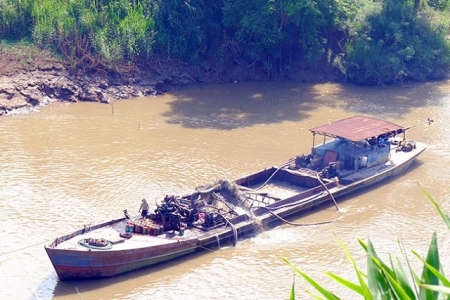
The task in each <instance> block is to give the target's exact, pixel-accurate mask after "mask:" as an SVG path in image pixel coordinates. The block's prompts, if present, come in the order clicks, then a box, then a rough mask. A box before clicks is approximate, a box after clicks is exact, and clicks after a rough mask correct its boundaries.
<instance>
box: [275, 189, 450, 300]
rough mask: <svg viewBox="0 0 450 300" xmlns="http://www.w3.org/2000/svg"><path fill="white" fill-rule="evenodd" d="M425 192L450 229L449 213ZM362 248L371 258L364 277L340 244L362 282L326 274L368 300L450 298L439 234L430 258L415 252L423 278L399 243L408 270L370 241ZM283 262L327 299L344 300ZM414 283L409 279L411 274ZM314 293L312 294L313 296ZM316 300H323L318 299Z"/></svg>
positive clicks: (344, 247) (363, 244) (449, 284)
mask: <svg viewBox="0 0 450 300" xmlns="http://www.w3.org/2000/svg"><path fill="white" fill-rule="evenodd" d="M422 192H423V193H424V194H425V196H426V197H427V198H428V200H429V201H430V202H431V203H432V204H433V205H434V206H435V207H436V209H437V211H438V212H439V214H440V215H441V217H442V219H443V220H444V222H445V224H446V225H447V227H448V228H449V229H450V217H449V216H448V215H447V214H445V213H444V212H443V211H442V209H441V208H440V207H439V205H438V204H437V203H436V201H434V200H433V198H432V197H431V196H430V195H429V194H428V193H427V192H426V191H425V190H423V189H422ZM358 241H359V243H360V245H361V246H362V247H363V249H364V250H365V251H366V255H367V274H364V273H363V272H362V271H361V270H360V269H359V268H358V267H357V265H356V263H355V261H354V259H353V257H352V256H351V255H350V252H349V251H348V249H347V247H346V246H345V245H344V244H343V243H342V242H341V241H339V244H340V245H341V247H342V248H343V249H344V251H345V253H346V254H347V257H348V259H349V261H350V263H351V264H352V266H353V269H354V271H355V273H356V276H357V278H358V283H353V282H351V281H348V280H346V279H344V278H341V277H339V276H338V275H335V274H333V273H329V272H326V273H325V274H327V275H328V276H329V277H330V278H332V279H334V280H335V281H337V282H338V283H339V284H341V285H342V286H344V287H347V288H349V289H350V290H352V291H354V292H356V293H357V294H358V295H360V296H361V297H362V298H364V299H402V300H406V299H420V300H425V299H450V280H449V279H447V278H446V276H445V275H444V271H443V269H442V265H441V261H440V257H439V251H438V245H437V237H436V232H435V233H434V234H433V236H432V238H431V243H430V246H429V248H428V253H427V256H426V258H425V259H424V258H422V257H421V256H420V255H419V254H417V252H415V251H412V252H413V253H414V255H415V256H416V257H417V258H418V259H419V260H420V261H421V262H422V263H423V269H422V274H421V276H420V277H419V276H418V275H417V274H416V273H415V272H414V270H413V269H412V267H411V265H410V262H409V259H408V257H407V255H406V253H405V251H404V250H403V246H402V245H401V243H400V242H399V246H400V249H401V250H402V255H403V259H404V261H405V262H406V264H407V270H405V269H404V268H403V265H402V263H401V261H400V260H399V259H398V258H397V257H391V256H389V264H387V263H385V262H383V260H382V259H381V258H380V257H379V256H378V255H377V253H376V252H375V248H374V246H373V244H372V243H371V241H370V240H369V241H368V242H367V243H365V242H364V241H363V240H361V239H358ZM283 260H284V261H285V262H286V263H287V264H288V265H289V266H290V267H291V268H292V269H293V270H294V271H295V272H296V273H298V274H299V275H300V276H301V277H303V278H304V279H305V280H306V281H307V282H309V283H310V284H311V285H312V286H313V287H314V288H315V289H316V290H317V291H318V292H319V293H320V294H322V295H323V296H324V297H325V299H340V298H339V297H338V296H336V295H335V294H333V293H332V292H330V291H329V290H327V289H326V288H325V287H324V286H323V285H321V284H319V283H318V282H316V281H315V280H314V279H312V278H311V277H310V276H308V275H307V274H306V273H304V272H303V271H301V270H300V269H299V268H297V267H295V266H294V265H292V264H291V263H290V262H289V260H288V259H286V258H283ZM408 274H409V275H410V276H411V277H412V278H411V279H412V281H410V280H409V275H408ZM310 294H311V293H310ZM293 295H294V284H293V285H292V288H291V295H290V299H294V298H295V297H294V296H293ZM314 298H319V297H316V296H314Z"/></svg>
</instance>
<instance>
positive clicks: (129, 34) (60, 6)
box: [32, 0, 154, 67]
mask: <svg viewBox="0 0 450 300" xmlns="http://www.w3.org/2000/svg"><path fill="white" fill-rule="evenodd" d="M144 3H148V2H144V1H138V0H136V1H129V0H109V1H107V0H94V1H91V0H67V1H54V0H35V1H34V4H33V8H32V16H33V18H34V20H35V27H34V29H33V38H34V41H35V42H36V43H37V44H38V45H41V46H45V45H52V46H53V47H54V48H55V49H57V50H58V51H60V52H62V54H63V55H65V56H66V57H68V58H70V60H71V61H73V62H75V63H76V64H77V65H76V67H80V66H82V65H89V64H90V65H91V66H93V67H95V66H98V64H99V63H100V61H101V63H102V64H104V63H107V64H109V63H114V62H118V61H122V60H133V59H135V58H137V57H139V56H140V55H142V54H148V53H150V52H151V49H152V43H153V36H154V33H153V28H154V21H153V19H152V18H151V17H150V12H149V8H148V7H147V6H146V5H144Z"/></svg>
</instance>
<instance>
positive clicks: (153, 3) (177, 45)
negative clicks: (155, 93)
mask: <svg viewBox="0 0 450 300" xmlns="http://www.w3.org/2000/svg"><path fill="white" fill-rule="evenodd" d="M449 20H450V1H449V0H361V1H354V0H338V1H336V0H316V1H305V0H287V1H286V0H273V1H267V0H219V1H213V2H211V1H204V0H190V1H177V0H168V1H167V0H164V1H162V0H67V1H62V0H2V1H0V38H1V39H14V40H17V39H23V38H26V39H29V40H31V42H32V43H33V44H35V45H36V46H38V47H40V48H47V49H50V50H51V51H53V52H54V53H57V54H58V55H61V56H62V58H63V59H64V62H66V63H67V64H68V66H69V67H71V68H73V69H76V70H78V71H80V70H81V71H82V72H83V73H86V72H92V71H95V72H115V73H117V74H126V73H129V72H136V71H137V70H138V69H144V68H146V67H147V68H151V69H154V70H155V69H156V70H160V69H161V67H162V65H161V62H162V61H171V62H175V63H177V65H178V66H181V65H186V64H188V65H189V67H190V68H189V69H191V71H193V73H192V74H194V75H193V76H195V75H197V76H200V73H201V75H202V78H207V77H211V78H214V79H216V80H217V79H224V80H229V79H248V78H252V76H253V77H259V78H269V79H271V78H283V77H286V76H289V75H290V74H295V73H299V70H302V71H306V70H317V69H318V70H319V71H318V72H320V73H321V74H323V76H326V74H329V73H334V74H336V75H337V76H339V78H341V79H343V80H347V81H349V82H352V83H357V84H392V83H396V82H401V81H404V80H430V79H442V78H444V77H445V76H446V73H447V71H448V68H449V65H450V44H449V39H448V38H449V36H450V30H449V28H450V21H449ZM194 71H195V72H194ZM300 73H301V72H300Z"/></svg>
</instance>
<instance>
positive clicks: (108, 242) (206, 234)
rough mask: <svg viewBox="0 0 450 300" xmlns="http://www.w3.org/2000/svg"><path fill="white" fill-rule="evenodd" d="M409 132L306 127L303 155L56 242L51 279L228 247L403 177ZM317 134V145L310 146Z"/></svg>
mask: <svg viewBox="0 0 450 300" xmlns="http://www.w3.org/2000/svg"><path fill="white" fill-rule="evenodd" d="M431 122H432V120H430V119H428V121H427V122H426V123H431ZM417 125H419V124H417ZM412 127H414V126H411V127H406V128H405V127H402V126H400V125H397V124H394V123H391V122H387V121H383V120H380V119H378V118H374V117H368V116H354V117H350V118H347V119H343V120H340V121H336V122H333V123H329V124H325V125H323V126H319V127H315V128H312V129H310V131H311V132H312V134H313V146H312V151H311V153H309V154H308V155H305V154H302V155H299V156H296V157H294V158H292V159H290V160H288V161H287V162H286V163H285V164H283V165H281V166H272V167H270V168H265V169H263V170H261V171H258V172H255V173H253V174H249V175H247V176H244V177H242V178H239V179H237V180H234V181H232V182H229V181H225V180H222V181H218V182H216V183H214V184H211V185H209V186H205V187H201V188H197V189H196V190H195V192H193V193H191V194H188V195H181V196H166V197H165V198H164V200H162V201H161V204H160V205H158V206H157V208H156V209H155V211H154V212H153V213H151V214H150V215H149V216H148V217H147V218H142V217H140V216H139V217H134V218H133V217H130V216H128V214H127V212H126V210H125V211H124V213H125V217H124V218H120V219H117V220H112V221H109V222H105V223H103V224H98V225H95V226H91V227H86V228H83V229H80V230H77V231H75V232H73V233H70V234H67V235H64V236H61V237H58V238H56V239H55V240H54V241H53V242H52V243H51V244H50V245H46V246H45V250H46V252H47V254H48V256H49V258H50V260H51V262H52V264H53V266H54V268H55V270H56V272H57V274H58V277H59V278H60V279H61V280H69V279H83V278H84V279H88V278H99V277H111V276H115V275H118V274H121V273H125V272H129V271H132V270H136V269H140V268H143V267H146V266H150V265H154V264H157V263H161V262H164V261H167V260H171V259H174V258H176V257H180V256H183V255H186V254H189V253H193V252H195V251H198V250H201V249H205V248H207V249H214V248H218V247H221V246H223V245H225V243H228V244H231V243H233V244H234V245H235V244H236V242H237V241H238V239H239V238H243V237H245V236H248V234H253V233H255V232H257V230H258V229H260V228H263V229H266V228H269V227H270V226H273V225H274V224H278V222H279V221H280V220H284V219H285V218H287V217H290V216H295V215H296V214H299V213H302V212H305V211H307V210H308V209H310V208H312V207H314V206H318V205H320V204H323V203H332V202H331V201H335V199H336V198H338V197H340V196H342V195H345V194H348V193H350V192H354V191H356V190H359V189H361V188H365V187H368V186H370V185H372V184H374V183H376V182H379V181H381V180H386V179H387V178H389V177H392V176H394V175H397V174H399V173H401V172H403V171H405V170H406V169H407V168H408V167H409V166H410V165H411V163H412V162H413V161H414V159H415V158H416V157H417V156H418V155H419V154H420V153H422V152H423V151H424V150H425V149H426V147H427V145H425V144H423V143H420V142H415V141H412V140H408V139H406V131H407V130H408V129H410V128H412ZM317 135H319V136H321V137H323V141H321V142H320V143H318V144H317V145H316V141H315V139H316V136H317Z"/></svg>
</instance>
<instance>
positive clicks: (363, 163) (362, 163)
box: [358, 155, 367, 169]
mask: <svg viewBox="0 0 450 300" xmlns="http://www.w3.org/2000/svg"><path fill="white" fill-rule="evenodd" d="M358 167H359V168H360V169H361V168H365V167H367V155H363V156H360V157H359V158H358Z"/></svg>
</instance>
